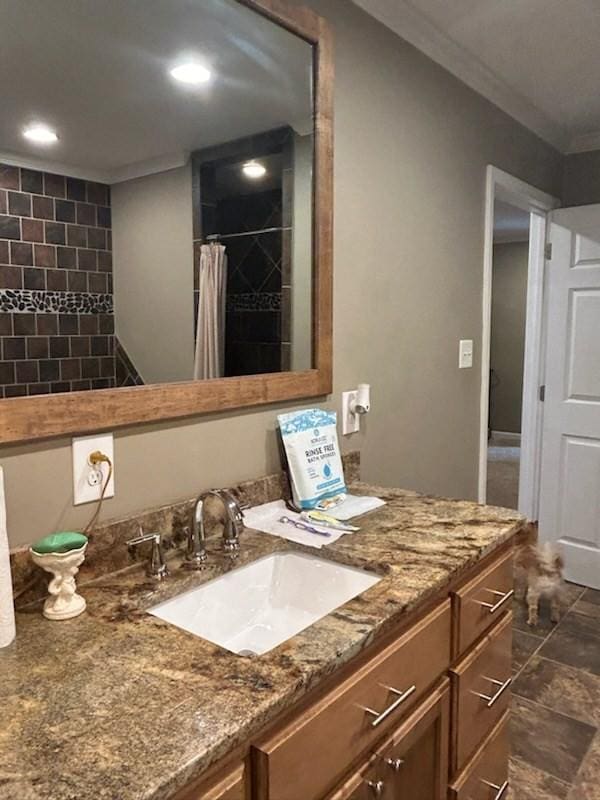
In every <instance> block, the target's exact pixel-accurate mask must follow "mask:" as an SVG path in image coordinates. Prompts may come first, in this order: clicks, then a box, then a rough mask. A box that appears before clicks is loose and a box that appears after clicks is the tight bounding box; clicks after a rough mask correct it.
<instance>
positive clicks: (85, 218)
mask: <svg viewBox="0 0 600 800" xmlns="http://www.w3.org/2000/svg"><path fill="white" fill-rule="evenodd" d="M32 292H33V293H34V294H35V303H32V300H31V294H32ZM112 292H113V275H112V231H111V209H110V187H109V186H107V185H105V184H101V183H93V182H91V181H84V180H80V179H77V178H70V177H66V176H64V175H54V174H51V173H46V172H38V171H36V170H30V169H24V168H20V167H14V166H10V165H7V164H0V397H16V396H21V395H31V394H41V393H46V392H62V391H76V390H81V389H99V388H109V387H111V386H114V384H115V362H114V321H113V314H112V297H111V296H112ZM98 295H104V296H105V297H104V298H103V302H102V303H98V302H97V300H98V298H97V296H98ZM106 296H109V297H108V299H107V297H106ZM107 305H108V306H110V308H107Z"/></svg>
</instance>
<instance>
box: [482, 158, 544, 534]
mask: <svg viewBox="0 0 600 800" xmlns="http://www.w3.org/2000/svg"><path fill="white" fill-rule="evenodd" d="M558 205H559V202H558V200H557V199H556V198H554V197H552V196H550V195H548V194H546V193H545V192H541V191H540V190H539V189H536V188H535V187H533V186H530V185H529V184H527V183H525V182H523V181H521V180H519V179H518V178H515V177H513V176H512V175H509V174H508V173H506V172H503V171H502V170H499V169H497V168H496V167H493V166H488V168H487V173H486V203H485V242H484V272H483V302H482V313H483V319H482V323H483V325H482V353H481V406H480V447H479V493H478V497H479V502H480V503H486V502H489V503H493V504H497V505H503V506H507V507H509V508H517V509H518V510H519V511H521V513H523V514H525V515H527V516H528V517H529V518H530V519H537V516H538V495H539V471H540V450H541V415H542V408H541V406H542V404H541V402H540V395H539V391H540V375H541V371H542V360H543V353H542V349H543V336H542V320H543V277H544V266H545V242H546V215H547V213H548V212H549V211H551V210H552V209H553V208H556V207H557V206H558ZM508 245H511V246H510V247H509V246H508ZM494 288H495V289H496V294H494ZM494 329H495V335H494ZM492 370H493V372H492ZM488 494H489V497H488Z"/></svg>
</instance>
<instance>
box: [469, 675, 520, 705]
mask: <svg viewBox="0 0 600 800" xmlns="http://www.w3.org/2000/svg"><path fill="white" fill-rule="evenodd" d="M484 679H485V680H486V681H489V682H490V683H493V684H494V686H499V687H500V688H499V689H498V691H497V692H496V694H493V695H489V694H482V693H481V692H473V691H472V694H474V695H477V697H481V699H482V700H485V701H486V703H487V707H488V708H491V707H492V706H493V705H494V703H495V702H496V700H499V699H500V697H502V695H503V694H504V692H505V691H506V690H507V689H508V687H509V686H510V685H511V683H512V678H508V680H506V681H504V683H503V682H502V681H497V680H495V679H494V678H485V676H484Z"/></svg>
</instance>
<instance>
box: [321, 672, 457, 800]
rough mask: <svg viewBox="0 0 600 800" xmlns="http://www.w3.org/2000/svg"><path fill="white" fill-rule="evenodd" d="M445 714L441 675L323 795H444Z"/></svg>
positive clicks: (420, 798)
mask: <svg viewBox="0 0 600 800" xmlns="http://www.w3.org/2000/svg"><path fill="white" fill-rule="evenodd" d="M448 718H449V683H448V681H447V680H444V681H443V682H442V683H441V684H440V685H439V686H438V688H437V689H435V690H434V691H433V692H432V693H431V694H430V695H429V696H428V697H427V698H426V699H425V700H424V701H423V702H422V703H421V704H420V705H419V706H418V707H417V708H416V709H415V710H414V711H413V712H412V714H410V716H408V717H407V718H406V720H405V721H404V722H403V723H402V724H401V725H399V726H398V728H396V730H395V731H394V732H393V733H392V734H391V735H390V736H388V737H387V738H386V740H385V741H384V742H383V744H382V745H381V746H380V747H378V748H377V750H375V751H374V752H373V753H372V754H371V756H370V757H369V758H368V760H367V761H366V762H364V763H363V765H362V766H361V768H360V769H358V770H357V771H356V772H355V773H353V774H352V775H351V776H350V777H349V778H348V779H347V780H346V781H345V782H344V783H343V784H342V785H341V786H340V787H338V789H337V790H336V791H335V792H334V793H333V794H330V795H328V797H327V800H378V799H379V800H446V796H447V792H448V739H449V737H448Z"/></svg>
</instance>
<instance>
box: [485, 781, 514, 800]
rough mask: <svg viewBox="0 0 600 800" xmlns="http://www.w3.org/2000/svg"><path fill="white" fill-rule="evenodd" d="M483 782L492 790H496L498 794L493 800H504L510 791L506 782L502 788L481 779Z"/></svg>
mask: <svg viewBox="0 0 600 800" xmlns="http://www.w3.org/2000/svg"><path fill="white" fill-rule="evenodd" d="M481 782H482V783H483V784H485V785H486V786H489V787H490V789H494V790H495V791H496V792H497V794H495V795H494V798H493V800H502V798H503V797H504V795H505V793H506V790H507V789H508V781H504V783H503V784H502V786H498V784H497V783H490V782H489V781H484V780H483V778H482V779H481Z"/></svg>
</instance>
